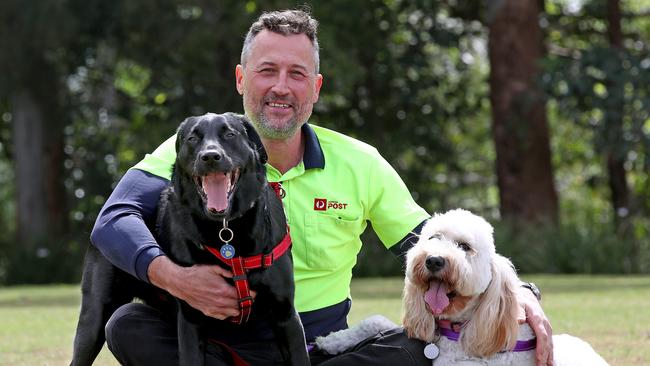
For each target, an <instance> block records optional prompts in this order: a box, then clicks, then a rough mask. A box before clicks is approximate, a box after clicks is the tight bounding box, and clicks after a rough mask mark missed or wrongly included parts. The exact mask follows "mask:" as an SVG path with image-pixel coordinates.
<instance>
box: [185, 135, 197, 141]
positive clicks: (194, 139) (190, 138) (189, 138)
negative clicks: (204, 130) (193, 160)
mask: <svg viewBox="0 0 650 366" xmlns="http://www.w3.org/2000/svg"><path fill="white" fill-rule="evenodd" d="M198 139H199V138H198V137H196V136H190V137H188V138H187V141H188V142H196V140H198Z"/></svg>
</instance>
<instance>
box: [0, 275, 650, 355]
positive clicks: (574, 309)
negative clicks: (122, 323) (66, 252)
mask: <svg viewBox="0 0 650 366" xmlns="http://www.w3.org/2000/svg"><path fill="white" fill-rule="evenodd" d="M525 279H526V280H529V281H533V282H535V283H537V285H538V286H539V287H540V288H541V289H542V292H543V293H544V300H543V306H544V310H545V311H546V314H547V316H548V317H549V318H550V320H551V323H552V324H553V329H554V333H556V334H559V333H570V334H573V335H576V336H578V337H581V338H583V339H585V340H587V341H588V342H589V343H591V344H592V346H593V347H594V348H595V349H596V350H597V351H598V352H599V353H600V354H601V355H602V356H603V357H604V358H605V359H606V360H607V361H608V362H609V363H610V364H611V365H616V366H624V365H649V364H650V311H648V309H649V308H650V277H648V276H644V277H633V276H555V275H554V276H526V277H525ZM401 287H402V280H401V279H399V278H374V279H360V280H355V281H354V282H353V287H352V294H353V295H352V296H353V306H352V312H351V313H350V317H349V321H350V324H355V323H357V322H358V321H359V320H361V319H363V318H365V317H366V316H368V315H371V314H383V315H385V316H387V317H388V318H390V319H392V320H393V321H396V322H399V320H400V296H401ZM78 311H79V287H78V286H73V285H57V286H28V287H9V288H0V325H1V326H0V365H12V366H14V365H30V366H32V365H67V364H68V362H69V360H70V354H71V350H72V338H73V334H74V328H75V326H76V321H77V315H78ZM96 365H111V366H112V365H117V362H115V361H114V360H112V357H111V355H110V353H109V352H107V351H106V350H104V351H102V353H101V354H100V359H99V360H98V361H97V362H96Z"/></svg>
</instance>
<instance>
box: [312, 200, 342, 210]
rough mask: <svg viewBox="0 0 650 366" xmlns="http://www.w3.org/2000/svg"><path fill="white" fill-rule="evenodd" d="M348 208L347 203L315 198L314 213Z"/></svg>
mask: <svg viewBox="0 0 650 366" xmlns="http://www.w3.org/2000/svg"><path fill="white" fill-rule="evenodd" d="M347 207H348V204H347V203H342V202H337V201H327V199H325V198H314V211H327V210H345V209H346V208H347Z"/></svg>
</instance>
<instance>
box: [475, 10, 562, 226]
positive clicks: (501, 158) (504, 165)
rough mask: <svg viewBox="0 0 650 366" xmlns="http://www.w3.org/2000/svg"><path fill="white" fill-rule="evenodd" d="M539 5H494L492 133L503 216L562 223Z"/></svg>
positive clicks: (491, 29)
mask: <svg viewBox="0 0 650 366" xmlns="http://www.w3.org/2000/svg"><path fill="white" fill-rule="evenodd" d="M541 3H542V2H540V1H538V0H500V1H491V2H489V4H490V5H489V9H488V26H489V37H488V51H489V59H490V69H491V71H490V101H491V105H492V132H493V138H494V144H495V147H496V171H497V182H498V186H499V197H500V208H501V215H502V216H503V217H504V218H506V219H513V220H517V221H526V222H538V221H548V222H557V220H558V199H557V193H556V191H555V186H554V183H553V167H552V164H551V151H550V143H549V128H548V124H547V120H546V106H545V101H544V98H543V93H542V92H541V90H540V89H539V87H538V85H537V81H538V78H539V75H540V68H539V65H538V62H539V61H540V59H541V58H542V57H544V53H545V51H544V47H543V33H542V30H541V29H540V26H539V21H538V18H539V15H540V13H541V11H542V9H541Z"/></svg>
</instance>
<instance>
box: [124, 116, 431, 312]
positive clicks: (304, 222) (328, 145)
mask: <svg viewBox="0 0 650 366" xmlns="http://www.w3.org/2000/svg"><path fill="white" fill-rule="evenodd" d="M302 133H303V136H304V137H305V154H304V157H303V160H302V162H301V163H300V164H298V165H297V166H295V167H293V168H291V169H290V170H289V171H287V172H286V173H284V174H281V173H280V172H279V171H278V170H277V169H275V168H274V167H272V166H271V165H270V164H266V169H267V173H266V176H267V179H268V181H269V182H281V183H282V187H283V188H284V190H285V192H286V196H285V197H284V198H283V200H282V202H283V204H284V209H285V212H286V215H287V220H288V224H289V227H290V229H291V239H292V241H293V246H292V249H291V251H292V255H293V264H294V280H295V283H296V297H295V306H296V309H297V310H298V311H299V312H305V311H311V310H316V309H321V308H324V307H326V306H330V305H334V304H337V303H340V302H341V301H343V300H345V299H346V298H349V297H350V281H351V279H352V267H354V265H355V264H356V262H357V254H358V253H359V251H360V250H361V239H360V238H359V236H360V235H361V233H363V231H364V229H365V228H366V226H367V223H368V222H370V223H372V227H373V229H374V230H375V232H376V233H377V235H378V236H379V239H380V240H381V241H382V243H383V244H384V245H385V246H386V248H390V247H391V246H393V245H395V244H396V243H397V242H398V241H400V240H401V239H402V238H404V237H405V236H406V235H407V234H408V233H409V232H410V231H411V230H413V229H414V228H415V227H416V226H417V225H418V224H420V223H421V222H422V221H424V220H426V219H428V218H429V217H430V216H429V214H427V213H426V212H425V211H424V209H422V208H421V207H420V206H418V205H417V204H416V203H415V201H414V200H413V198H412V197H411V194H410V192H409V191H408V189H407V188H406V185H405V184H404V182H402V180H401V178H400V177H399V175H398V174H397V172H395V170H394V169H393V168H392V167H391V166H390V164H388V162H387V161H386V160H384V158H382V157H381V155H379V153H378V152H377V150H376V149H375V148H374V147H372V146H370V145H368V144H365V143H363V142H361V141H358V140H355V139H353V138H351V137H348V136H345V135H343V134H340V133H337V132H334V131H332V130H328V129H325V128H322V127H317V126H314V125H309V124H305V125H304V126H303V128H302ZM175 141H176V136H173V137H171V138H169V139H168V140H167V141H165V142H164V143H163V144H162V145H160V146H159V147H158V148H157V149H156V150H155V151H154V152H153V153H152V154H147V155H146V157H145V158H144V159H143V160H142V161H140V162H139V163H138V164H137V165H135V166H134V167H133V168H136V169H140V170H144V171H147V172H149V173H151V174H154V175H157V176H160V177H163V178H166V179H170V177H171V166H172V165H173V162H174V159H175V158H176V152H175Z"/></svg>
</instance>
